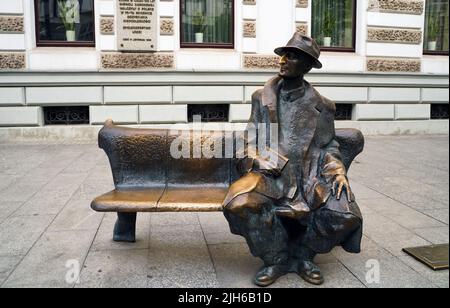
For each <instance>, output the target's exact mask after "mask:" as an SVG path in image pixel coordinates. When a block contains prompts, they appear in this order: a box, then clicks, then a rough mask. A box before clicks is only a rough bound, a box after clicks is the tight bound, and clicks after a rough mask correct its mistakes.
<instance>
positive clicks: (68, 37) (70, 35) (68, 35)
mask: <svg viewBox="0 0 450 308" xmlns="http://www.w3.org/2000/svg"><path fill="white" fill-rule="evenodd" d="M75 39H76V38H75V30H67V31H66V40H67V41H68V42H75Z"/></svg>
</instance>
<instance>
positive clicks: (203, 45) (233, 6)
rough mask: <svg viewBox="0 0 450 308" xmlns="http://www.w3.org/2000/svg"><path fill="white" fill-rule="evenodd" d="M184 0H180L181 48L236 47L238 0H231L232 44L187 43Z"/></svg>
mask: <svg viewBox="0 0 450 308" xmlns="http://www.w3.org/2000/svg"><path fill="white" fill-rule="evenodd" d="M183 1H185V0H180V1H179V5H180V7H179V8H180V20H179V22H180V48H202V49H205V48H209V49H235V45H236V35H235V33H234V31H235V29H236V25H235V21H236V1H235V0H231V12H232V14H231V29H230V31H231V41H232V42H231V43H230V44H220V43H217V44H211V43H185V42H183V38H184V37H183V33H184V32H183V30H184V28H183Z"/></svg>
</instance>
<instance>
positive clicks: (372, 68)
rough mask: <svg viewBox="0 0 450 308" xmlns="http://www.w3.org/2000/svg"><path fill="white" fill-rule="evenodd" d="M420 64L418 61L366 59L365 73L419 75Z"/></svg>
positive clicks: (406, 59)
mask: <svg viewBox="0 0 450 308" xmlns="http://www.w3.org/2000/svg"><path fill="white" fill-rule="evenodd" d="M421 64H422V62H421V60H420V59H408V58H367V71H369V72H407V73H420V71H421V69H422V65H421Z"/></svg>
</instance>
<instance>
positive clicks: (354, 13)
mask: <svg viewBox="0 0 450 308" xmlns="http://www.w3.org/2000/svg"><path fill="white" fill-rule="evenodd" d="M352 1H353V9H352V47H324V46H319V47H320V50H321V51H331V52H353V53H355V52H356V24H357V23H356V18H357V15H358V14H357V12H358V10H357V7H356V6H357V5H358V4H357V2H358V1H356V0H352ZM313 18H314V15H313V12H312V6H311V33H312V25H313V22H312V19H313Z"/></svg>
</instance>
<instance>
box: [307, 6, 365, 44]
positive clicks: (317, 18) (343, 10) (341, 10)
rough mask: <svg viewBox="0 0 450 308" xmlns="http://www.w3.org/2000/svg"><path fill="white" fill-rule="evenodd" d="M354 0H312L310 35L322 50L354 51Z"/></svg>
mask: <svg viewBox="0 0 450 308" xmlns="http://www.w3.org/2000/svg"><path fill="white" fill-rule="evenodd" d="M355 23H356V0H313V1H312V29H311V31H312V32H311V33H312V37H313V38H315V39H316V41H317V43H318V44H319V45H320V46H321V49H322V50H333V51H355V38H356V30H355V29H356V27H355Z"/></svg>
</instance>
